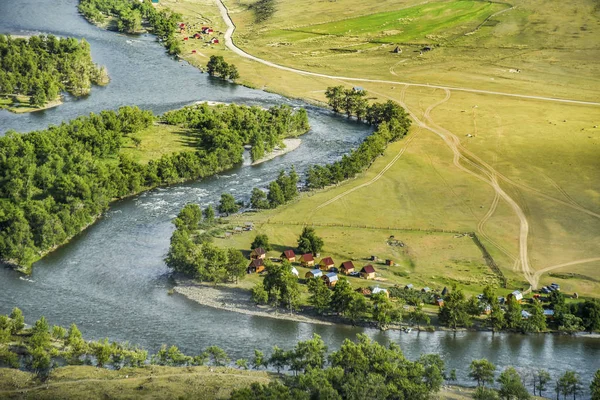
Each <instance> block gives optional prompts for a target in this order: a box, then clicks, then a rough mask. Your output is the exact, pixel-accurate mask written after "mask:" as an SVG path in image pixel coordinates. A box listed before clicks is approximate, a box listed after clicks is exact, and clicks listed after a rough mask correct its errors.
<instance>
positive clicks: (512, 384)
mask: <svg viewBox="0 0 600 400" xmlns="http://www.w3.org/2000/svg"><path fill="white" fill-rule="evenodd" d="M498 383H499V384H500V389H499V391H498V392H499V394H500V397H501V398H503V399H506V400H512V399H515V400H528V399H530V398H531V396H530V395H529V392H528V391H527V389H526V388H525V385H523V381H522V380H521V377H520V376H519V374H518V373H517V371H516V370H515V369H514V368H512V367H508V368H506V369H505V370H504V371H502V373H501V374H500V376H499V377H498Z"/></svg>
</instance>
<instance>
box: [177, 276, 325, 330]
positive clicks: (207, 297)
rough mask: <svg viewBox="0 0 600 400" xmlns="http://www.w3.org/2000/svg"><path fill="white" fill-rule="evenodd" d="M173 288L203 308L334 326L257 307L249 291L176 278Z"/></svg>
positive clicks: (309, 317)
mask: <svg viewBox="0 0 600 400" xmlns="http://www.w3.org/2000/svg"><path fill="white" fill-rule="evenodd" d="M175 282H176V285H175V287H174V288H173V291H174V292H175V293H178V294H180V295H182V296H184V297H186V298H188V299H190V300H192V301H194V302H196V303H198V304H201V305H203V306H207V307H212V308H217V309H220V310H226V311H232V312H236V313H239V314H246V315H254V316H257V317H267V318H274V319H280V320H287V321H294V322H306V323H311V324H319V325H334V322H331V321H325V320H322V319H318V318H316V317H313V316H308V315H301V314H298V313H294V314H288V313H286V312H279V311H278V310H276V309H274V308H272V307H269V306H258V305H256V303H254V301H253V300H252V296H251V294H250V291H249V290H245V289H242V288H238V287H233V286H213V285H208V284H204V283H198V282H195V281H193V280H191V279H187V278H177V279H176V280H175Z"/></svg>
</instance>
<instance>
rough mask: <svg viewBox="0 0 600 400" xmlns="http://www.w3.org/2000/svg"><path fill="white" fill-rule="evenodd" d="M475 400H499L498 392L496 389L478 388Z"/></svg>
mask: <svg viewBox="0 0 600 400" xmlns="http://www.w3.org/2000/svg"><path fill="white" fill-rule="evenodd" d="M473 398H474V399H475V400H498V392H497V391H495V390H494V389H490V388H486V387H482V386H478V387H477V389H475V393H473Z"/></svg>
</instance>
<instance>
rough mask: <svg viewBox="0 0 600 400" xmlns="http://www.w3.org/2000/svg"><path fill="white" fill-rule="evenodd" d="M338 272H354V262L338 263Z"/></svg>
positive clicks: (345, 273) (346, 273)
mask: <svg viewBox="0 0 600 400" xmlns="http://www.w3.org/2000/svg"><path fill="white" fill-rule="evenodd" d="M340 272H341V273H342V274H344V275H348V274H349V273H350V272H354V263H353V262H352V261H344V262H343V263H342V265H340Z"/></svg>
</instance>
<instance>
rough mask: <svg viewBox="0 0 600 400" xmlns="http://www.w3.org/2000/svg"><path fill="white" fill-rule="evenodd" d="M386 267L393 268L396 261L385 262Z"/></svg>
mask: <svg viewBox="0 0 600 400" xmlns="http://www.w3.org/2000/svg"><path fill="white" fill-rule="evenodd" d="M385 265H389V266H393V265H394V260H385Z"/></svg>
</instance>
